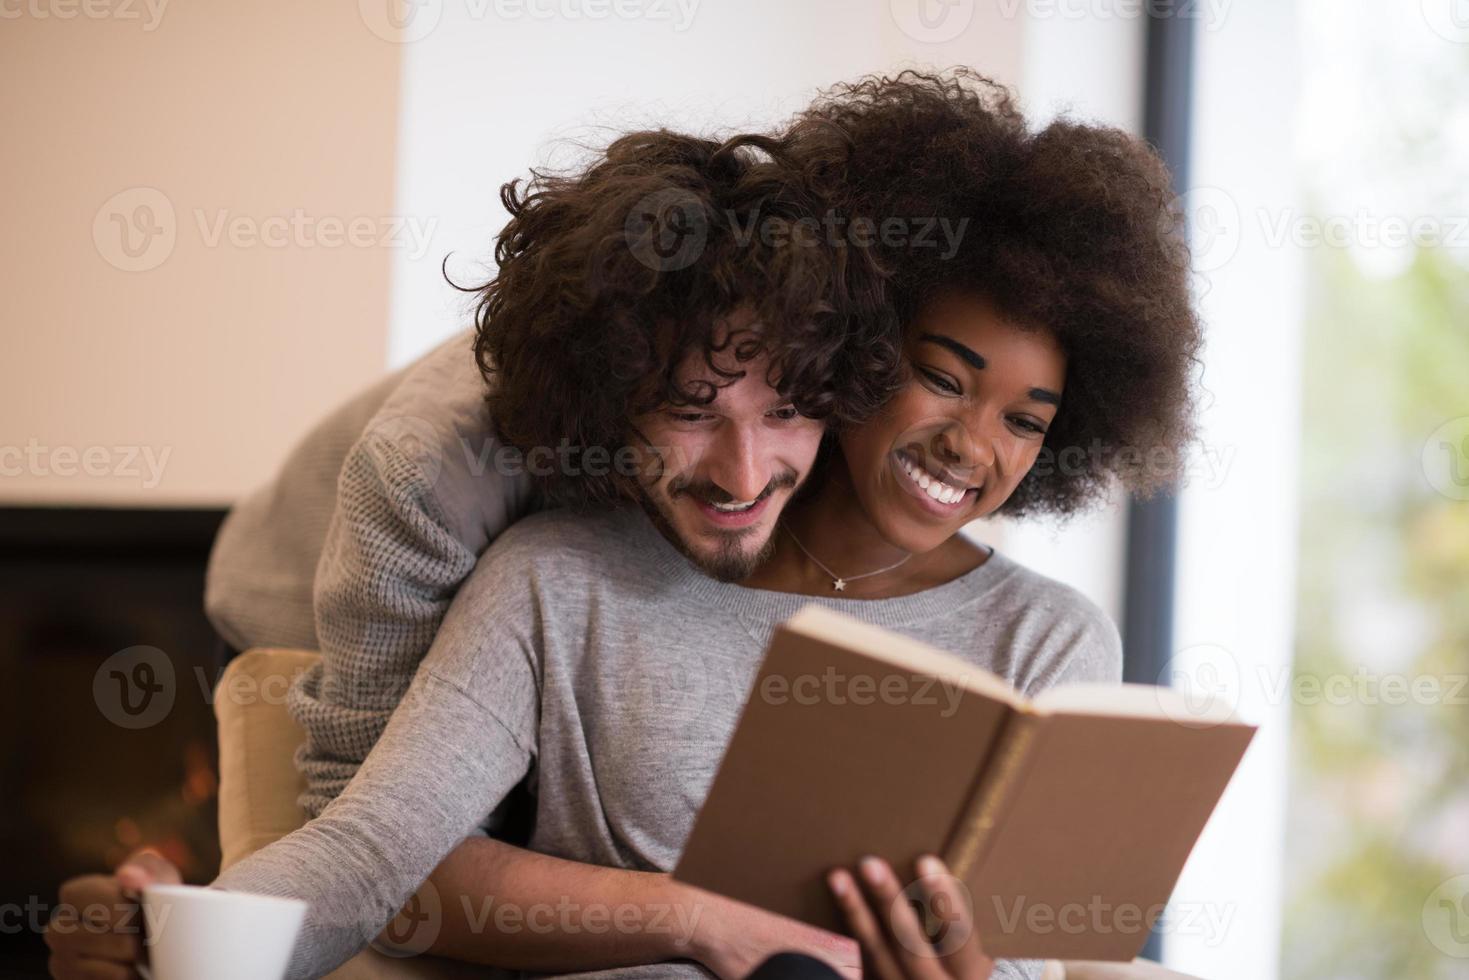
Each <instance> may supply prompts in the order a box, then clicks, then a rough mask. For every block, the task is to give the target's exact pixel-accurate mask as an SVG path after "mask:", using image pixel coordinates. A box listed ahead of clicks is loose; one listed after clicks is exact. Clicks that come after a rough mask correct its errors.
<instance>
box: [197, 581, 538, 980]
mask: <svg viewBox="0 0 1469 980" xmlns="http://www.w3.org/2000/svg"><path fill="white" fill-rule="evenodd" d="M492 578H493V576H482V579H483V585H484V586H485V587H484V588H483V589H478V588H466V589H465V590H464V594H463V596H462V601H459V602H456V604H455V606H454V608H453V609H451V610H450V612H449V614H448V616H447V617H446V619H445V623H444V629H443V630H441V631H440V633H439V636H438V637H437V638H436V639H435V641H434V644H433V648H432V649H431V650H430V651H429V653H428V655H427V656H426V657H425V659H424V661H423V664H422V667H421V669H420V670H419V671H418V673H417V675H416V676H415V677H414V678H413V681H412V683H411V685H410V686H409V688H408V691H407V693H406V694H405V695H404V696H403V698H402V700H401V702H400V704H399V706H398V709H397V711H395V712H394V713H393V714H392V716H391V719H390V720H389V721H388V723H387V725H386V726H385V727H384V729H383V731H382V733H381V735H380V737H379V738H378V740H377V744H376V746H375V747H374V748H373V750H372V752H371V754H369V755H368V756H367V758H366V760H365V761H364V762H363V763H362V765H361V766H360V767H358V768H357V770H356V774H355V776H354V777H353V778H352V780H351V781H350V783H349V784H348V785H347V787H346V788H345V789H344V790H343V791H342V793H341V794H340V795H338V796H337V797H336V798H335V799H334V800H333V801H332V802H331V803H330V804H329V805H327V806H326V807H325V809H324V810H323V811H322V813H321V815H320V816H318V817H316V818H315V819H313V820H311V821H309V822H308V823H307V824H306V825H305V826H303V827H301V828H300V829H298V830H295V831H293V832H292V833H290V834H288V835H286V836H285V837H283V838H281V839H280V840H278V841H276V842H274V843H272V844H270V845H268V846H266V847H264V848H262V849H261V850H259V851H257V852H255V853H254V854H252V855H250V856H249V857H247V858H245V859H243V860H241V861H240V862H238V863H237V864H235V865H233V866H231V867H230V868H229V869H228V870H227V871H225V872H224V873H223V874H221V875H220V877H219V878H218V879H217V880H216V881H215V882H214V887H216V888H222V889H225V890H230V891H244V892H253V893H256V894H265V895H278V896H286V897H290V898H298V899H301V900H303V901H305V902H306V903H307V904H308V911H307V914H306V919H305V921H304V923H303V925H302V930H301V934H300V935H299V937H298V938H297V941H296V948H295V952H294V955H293V957H292V961H291V967H290V971H289V975H290V976H291V977H316V976H321V975H323V974H325V973H327V972H329V971H330V970H332V969H334V968H335V967H337V966H338V965H340V964H341V963H343V962H345V961H346V960H347V959H349V958H351V957H352V956H353V955H355V954H356V953H358V952H359V951H361V950H362V949H363V948H365V947H366V946H367V945H368V944H369V943H370V942H371V941H372V940H373V939H374V938H375V937H376V936H377V935H378V933H379V932H381V930H382V928H383V927H384V926H385V925H386V924H387V922H388V921H389V920H390V919H391V918H392V917H393V916H394V915H395V914H396V913H397V912H398V910H399V909H400V908H402V907H403V905H404V903H405V902H406V901H407V900H408V899H409V897H411V896H412V895H413V894H414V892H415V891H417V889H418V888H419V886H420V885H421V884H422V883H423V881H424V880H425V879H427V878H428V876H429V874H430V872H432V871H433V869H434V868H435V867H436V866H437V865H438V863H439V862H440V861H441V860H443V858H444V857H445V856H446V855H447V854H448V853H449V852H450V851H451V850H453V849H454V847H455V846H456V845H457V844H458V843H459V842H460V841H461V840H463V839H464V837H466V836H467V835H469V834H470V833H472V832H473V831H474V828H475V827H476V825H477V824H478V823H479V822H481V821H482V820H483V819H484V818H485V816H486V815H487V814H488V813H490V812H491V811H492V810H493V809H494V808H495V806H496V805H498V804H499V803H500V801H501V800H503V799H504V797H505V796H506V794H508V793H509V792H510V791H511V790H512V789H513V788H514V787H515V786H516V785H517V784H518V783H520V781H521V780H522V779H523V778H524V777H525V775H526V773H527V772H528V771H529V770H530V768H531V766H532V764H533V762H534V759H535V756H536V737H537V736H536V732H537V725H538V719H539V696H538V690H539V680H538V666H537V653H536V647H535V641H534V639H533V632H532V630H533V627H534V612H533V606H532V605H531V604H530V603H528V602H527V601H526V600H525V598H524V597H522V596H505V595H503V593H504V592H505V591H506V590H505V589H503V588H501V587H499V586H500V583H498V582H494V581H491V579H492Z"/></svg>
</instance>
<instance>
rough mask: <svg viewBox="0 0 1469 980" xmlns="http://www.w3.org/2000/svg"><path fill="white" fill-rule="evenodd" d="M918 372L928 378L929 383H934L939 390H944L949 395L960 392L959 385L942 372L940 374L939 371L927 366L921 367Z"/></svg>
mask: <svg viewBox="0 0 1469 980" xmlns="http://www.w3.org/2000/svg"><path fill="white" fill-rule="evenodd" d="M918 372H919V373H920V374H922V375H923V376H924V378H926V379H927V380H928V383H929V384H931V385H933V386H934V387H935V388H937V389H938V390H939V391H942V392H944V393H945V394H949V395H957V394H959V386H958V385H956V384H954V382H952V381H950V380H949V379H948V378H946V377H944V376H943V375H942V374H939V373H938V372H937V371H930V370H929V369H928V368H926V367H920V368H919V369H918Z"/></svg>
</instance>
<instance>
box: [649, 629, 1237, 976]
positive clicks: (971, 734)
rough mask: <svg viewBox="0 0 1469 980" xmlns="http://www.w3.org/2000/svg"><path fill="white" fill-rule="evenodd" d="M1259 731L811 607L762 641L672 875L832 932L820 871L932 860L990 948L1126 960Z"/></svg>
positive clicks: (1157, 696)
mask: <svg viewBox="0 0 1469 980" xmlns="http://www.w3.org/2000/svg"><path fill="white" fill-rule="evenodd" d="M1254 733H1255V728H1254V726H1252V725H1247V724H1244V723H1242V722H1240V721H1239V720H1237V719H1236V718H1234V717H1233V716H1232V715H1231V714H1230V713H1229V712H1228V710H1227V709H1224V708H1220V707H1217V706H1216V707H1213V708H1208V709H1197V708H1195V707H1194V706H1192V705H1190V704H1189V703H1188V702H1187V701H1185V699H1184V697H1183V695H1182V694H1180V693H1179V692H1176V691H1172V690H1170V689H1168V688H1161V687H1153V686H1150V685H1135V684H1077V685H1066V686H1062V687H1058V688H1054V689H1052V690H1049V691H1046V692H1044V693H1043V694H1041V695H1040V696H1038V697H1037V698H1035V699H1034V700H1028V699H1026V698H1025V697H1024V696H1022V695H1021V694H1019V693H1018V692H1016V691H1015V690H1014V689H1013V688H1011V687H1010V686H1009V685H1008V684H1007V683H1006V682H1005V681H1003V680H1002V679H1000V678H999V677H997V676H995V675H994V674H991V673H990V672H988V671H986V670H983V669H982V668H979V667H975V666H973V665H971V664H969V663H966V662H965V661H963V660H960V659H959V658H958V657H954V656H952V655H950V654H947V653H943V652H941V651H939V650H936V649H934V648H932V647H929V646H926V645H924V644H922V643H919V642H918V641H916V640H912V639H910V638H908V637H905V636H901V635H899V634H896V633H892V632H889V631H887V630H883V629H880V628H878V627H875V626H869V625H867V624H865V623H861V622H858V621H857V620H854V619H852V618H850V617H847V616H843V615H841V614H839V613H835V612H832V611H831V610H828V609H825V608H823V607H820V606H808V607H807V608H806V609H804V610H802V611H801V612H800V613H798V614H797V615H795V616H793V617H792V618H791V619H790V620H788V621H787V622H785V623H783V624H782V625H781V626H780V627H779V628H778V629H777V630H776V632H775V635H774V637H773V638H772V640H771V643H770V648H769V649H768V650H767V651H766V656H765V660H764V663H763V664H762V665H761V667H760V671H759V674H758V676H757V678H756V681H755V685H754V687H753V689H752V690H751V692H750V696H749V700H748V701H747V702H746V704H745V708H744V712H743V713H742V715H741V716H740V720H739V724H738V725H737V726H736V729H735V733H734V736H733V738H732V739H731V740H730V744H729V746H728V748H727V749H726V750H725V754H724V759H723V761H722V762H721V763H720V767H719V771H718V773H717V774H716V775H715V778H714V784H713V786H712V787H711V788H710V791H709V796H708V798H707V799H706V800H705V802H704V806H703V808H702V809H701V810H700V812H699V816H698V818H697V820H696V821H695V824H694V829H693V831H692V833H691V834H690V836H689V840H688V842H687V844H686V845H685V846H684V851H683V854H682V856H681V857H680V859H679V863H678V866H677V868H675V870H674V873H673V874H674V877H675V878H676V879H678V880H679V881H683V882H686V883H688V884H691V885H694V886H696V887H699V888H704V889H707V890H709V891H714V892H718V893H720V894H722V895H727V896H729V897H731V898H735V899H738V900H740V901H744V902H748V903H750V904H752V905H757V906H760V907H761V908H765V909H768V910H770V911H772V912H778V913H780V914H783V915H788V916H790V917H792V918H796V919H800V920H802V921H804V922H808V923H810V924H812V925H815V926H819V927H821V928H824V929H829V930H832V931H836V932H843V931H845V928H844V923H843V922H842V920H841V917H840V913H839V911H838V909H837V907H836V904H835V902H834V901H833V899H832V898H831V895H830V893H829V892H828V890H827V887H826V881H825V876H826V872H827V871H829V870H830V869H832V868H835V867H838V866H845V867H852V866H854V865H855V864H856V862H857V861H858V860H859V859H860V858H861V857H862V856H863V855H867V854H875V855H878V856H879V857H883V858H885V859H887V861H888V862H889V863H890V864H892V866H893V868H894V870H896V871H897V872H898V874H899V875H900V876H911V874H912V867H913V862H914V860H915V859H916V858H918V857H919V856H920V855H922V854H929V853H934V854H939V855H941V856H942V857H943V858H944V860H945V861H946V862H948V864H949V867H950V869H951V870H953V872H954V874H955V875H956V876H958V877H959V878H960V879H961V880H962V881H964V883H965V884H966V886H967V887H968V889H969V892H970V895H971V898H972V900H973V907H974V920H975V926H976V928H977V930H978V932H979V936H980V942H981V943H982V944H983V946H984V949H985V951H986V953H988V954H989V955H990V956H993V957H1005V958H1011V957H1017V958H1019V957H1023V958H1031V957H1034V958H1051V959H1078V960H1083V959H1084V960H1117V961H1126V960H1131V959H1132V958H1133V957H1134V956H1136V955H1137V954H1138V952H1139V950H1140V949H1141V948H1142V945H1143V943H1144V941H1145V940H1146V939H1147V936H1148V933H1149V931H1150V929H1151V928H1152V926H1153V923H1154V921H1155V920H1156V918H1157V916H1158V914H1159V913H1160V912H1161V910H1162V907H1163V906H1164V905H1165V904H1166V903H1167V901H1168V897H1169V895H1170V894H1171V893H1172V890H1173V886H1174V884H1175V883H1176V882H1177V880H1178V876H1179V874H1180V873H1181V872H1182V870H1183V865H1184V861H1185V860H1186V859H1187V858H1188V855H1189V852H1190V851H1191V850H1192V849H1193V846H1194V843H1195V842H1196V841H1197V840H1198V836H1199V834H1200V833H1201V832H1202V831H1203V828H1204V823H1205V821H1206V820H1207V819H1208V818H1209V814H1210V813H1212V812H1213V810H1214V806H1215V804H1216V803H1217V802H1218V800H1219V797H1220V795H1221V794H1222V793H1223V792H1224V788H1225V786H1226V785H1227V784H1228V782H1229V779H1230V777H1231V776H1232V775H1233V773H1234V770H1235V767H1236V766H1237V765H1238V763H1239V760H1240V758H1241V756H1243V754H1244V751H1245V748H1246V747H1247V746H1248V745H1249V743H1250V739H1251V738H1252V737H1253V736H1254Z"/></svg>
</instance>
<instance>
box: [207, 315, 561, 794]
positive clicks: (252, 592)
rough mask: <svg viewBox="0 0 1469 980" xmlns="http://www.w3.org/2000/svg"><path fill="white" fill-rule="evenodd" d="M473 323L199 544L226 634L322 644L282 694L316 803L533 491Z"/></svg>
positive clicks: (355, 410) (364, 399)
mask: <svg viewBox="0 0 1469 980" xmlns="http://www.w3.org/2000/svg"><path fill="white" fill-rule="evenodd" d="M471 337H472V335H471V334H470V333H468V332H465V333H461V334H459V335H456V336H455V337H453V338H451V339H450V340H449V341H447V342H445V343H444V344H442V345H440V346H439V347H438V348H436V349H435V350H433V351H432V352H430V353H429V354H427V355H426V356H424V357H423V358H422V359H420V360H419V361H417V362H415V363H414V364H412V365H409V366H408V367H407V368H404V369H403V370H400V371H398V372H396V373H394V374H392V375H389V376H388V377H386V378H384V379H383V380H382V381H380V382H379V383H377V384H375V385H374V386H372V387H371V388H370V389H368V390H367V391H365V392H363V393H362V394H361V395H359V396H358V397H356V398H354V399H352V400H351V401H350V402H348V403H347V404H346V405H344V406H342V407H341V408H339V409H338V410H337V411H335V412H334V413H332V414H331V415H330V416H329V417H327V418H326V419H325V420H324V421H323V422H321V423H320V424H319V425H318V426H317V427H316V428H315V429H313V430H312V431H311V432H310V433H309V434H308V435H307V436H306V438H305V439H304V440H303V441H302V442H301V444H300V445H299V446H298V447H297V448H296V449H295V450H294V451H293V452H292V453H291V455H290V456H289V458H288V459H287V460H286V463H285V465H284V467H283V468H282V470H281V473H280V475H279V476H278V477H277V478H276V479H275V480H274V481H272V482H271V483H270V484H269V485H267V486H265V487H264V488H262V489H260V490H259V491H257V492H255V493H253V494H251V495H250V496H249V497H247V498H246V499H244V500H243V501H241V502H240V503H239V504H238V505H236V506H235V508H234V509H233V510H232V511H231V512H230V514H229V517H228V518H227V519H226V520H225V523H224V525H223V527H222V528H221V529H220V533H219V537H218V538H217V540H216V541H215V545H214V550H213V552H212V554H211V555H210V560H209V569H208V574H207V578H206V584H205V609H206V611H207V613H208V614H209V617H210V620H211V621H212V622H213V623H214V626H215V628H216V629H217V630H218V631H219V633H220V635H221V636H223V637H224V638H225V640H226V641H228V642H229V643H230V644H231V645H232V646H234V647H235V648H236V649H240V650H244V649H246V648H248V647H252V646H285V647H298V648H301V649H308V650H310V649H317V650H320V651H321V654H322V660H321V664H320V666H319V667H316V668H314V669H312V670H311V671H310V672H308V673H307V674H305V675H304V676H303V677H302V678H301V679H300V680H299V681H298V682H297V683H296V684H294V685H292V687H291V689H290V692H289V695H288V706H289V708H290V711H291V714H292V716H293V717H294V718H295V719H296V721H297V722H298V723H299V724H300V725H301V727H302V728H303V729H304V730H305V732H306V742H305V744H304V745H303V746H302V748H301V750H300V752H299V754H298V755H297V759H296V762H297V766H298V767H299V768H300V769H301V771H302V772H303V773H304V775H305V777H306V789H305V792H304V793H303V795H302V796H301V805H302V806H303V807H304V808H305V810H306V811H307V812H308V813H310V814H311V815H313V816H314V815H316V814H317V813H320V812H321V809H322V808H323V807H325V806H326V805H327V804H328V803H329V802H331V800H332V799H333V798H335V797H336V796H337V794H338V793H340V792H341V791H342V789H343V788H344V787H345V786H346V785H347V782H348V781H349V780H350V779H351V778H352V775H353V773H355V772H356V771H357V767H358V766H359V765H361V764H362V760H363V759H365V758H367V753H368V752H369V751H370V750H371V749H372V746H373V743H375V742H376V741H377V739H378V736H379V735H381V733H382V730H383V726H384V725H386V724H387V720H388V716H389V715H390V714H391V713H392V711H393V708H394V707H396V706H397V704H398V701H399V699H400V698H401V697H402V695H403V692H404V691H405V690H406V689H407V686H408V683H409V681H410V680H411V679H412V677H413V673H414V671H415V670H417V668H418V665H419V662H420V661H422V660H423V657H424V655H425V654H426V653H427V652H428V649H429V645H430V644H431V643H432V642H433V639H434V635H435V634H436V633H437V632H438V629H439V624H440V622H442V620H443V617H444V613H445V611H446V610H447V609H448V608H449V602H450V600H452V599H453V597H454V593H455V592H456V591H458V589H459V586H460V584H461V583H463V581H464V579H465V578H466V577H467V576H468V575H469V572H470V570H471V569H472V568H474V563H475V560H476V559H477V558H478V557H479V555H480V554H481V553H482V552H483V551H484V549H485V548H487V547H488V546H489V544H490V542H491V541H492V540H494V538H495V537H496V535H498V534H499V533H500V532H501V531H502V530H504V529H505V528H506V527H508V526H509V525H510V524H512V523H513V522H515V521H516V520H517V519H519V518H520V517H523V516H525V515H526V514H528V513H530V512H531V511H533V510H535V509H537V507H538V506H539V504H538V501H537V500H536V495H535V493H534V491H533V489H532V486H531V482H530V479H529V477H527V476H525V475H524V473H523V472H521V470H522V469H523V468H520V467H516V466H515V465H514V464H515V460H514V459H513V457H506V456H505V454H504V453H503V452H502V451H501V450H502V448H503V447H502V446H501V444H500V443H499V441H498V439H497V438H496V436H495V433H494V427H493V426H492V425H491V423H490V419H489V413H488V411H487V410H486V406H485V382H484V379H483V377H482V376H481V375H480V373H479V370H478V368H477V366H476V365H475V360H474V354H473V351H472V349H471Z"/></svg>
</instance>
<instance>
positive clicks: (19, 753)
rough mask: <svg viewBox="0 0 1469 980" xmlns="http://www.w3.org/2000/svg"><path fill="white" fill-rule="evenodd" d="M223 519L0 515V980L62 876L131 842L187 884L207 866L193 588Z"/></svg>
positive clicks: (201, 629)
mask: <svg viewBox="0 0 1469 980" xmlns="http://www.w3.org/2000/svg"><path fill="white" fill-rule="evenodd" d="M222 518H223V512H222V511H217V510H134V509H118V510H104V509H71V508H0V671H3V677H4V678H5V681H6V683H4V684H3V685H0V739H3V743H0V744H3V745H4V746H5V754H4V758H3V762H0V799H3V801H4V805H3V806H0V854H3V855H4V858H3V860H0V910H3V911H4V913H5V915H4V916H0V975H44V972H45V964H46V949H45V946H44V943H43V942H42V938H41V936H40V934H39V932H38V930H37V928H36V926H37V925H39V924H44V923H45V921H46V920H47V918H49V913H50V909H51V908H52V907H53V906H54V904H55V902H56V891H57V886H58V884H59V882H60V881H61V880H62V879H63V878H66V877H68V876H71V875H74V874H79V873H85V872H95V871H102V870H106V869H108V868H110V867H111V866H113V865H115V864H116V863H117V862H118V861H119V860H120V859H121V858H122V857H123V856H124V855H125V854H127V853H128V852H129V851H131V850H132V849H133V848H135V847H138V846H141V845H144V844H148V845H152V846H154V847H157V848H158V849H159V850H160V851H161V852H162V853H164V854H165V855H166V856H167V857H169V858H170V859H171V860H173V861H174V862H175V863H177V864H178V865H179V866H180V867H181V868H183V869H184V873H185V877H186V880H189V881H195V882H206V881H208V880H210V879H211V878H212V877H213V875H214V874H215V872H216V871H217V870H218V865H219V850H218V841H217V836H216V824H215V820H216V813H215V789H216V783H217V771H218V769H217V755H216V746H215V732H214V716H213V709H212V690H213V685H214V682H215V681H216V680H217V678H218V673H219V671H220V670H221V669H222V668H223V662H222V655H221V647H220V646H219V644H218V641H217V640H216V638H215V636H214V633H213V630H212V629H211V628H210V626H209V624H208V622H207V621H206V619H205V618H204V612H203V588H204V567H205V562H206V559H207V557H208V553H209V546H210V544H211V542H212V541H213V538H214V533H215V531H216V529H217V528H218V526H219V522H220V520H221V519H222ZM17 927H18V928H17Z"/></svg>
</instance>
